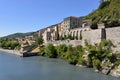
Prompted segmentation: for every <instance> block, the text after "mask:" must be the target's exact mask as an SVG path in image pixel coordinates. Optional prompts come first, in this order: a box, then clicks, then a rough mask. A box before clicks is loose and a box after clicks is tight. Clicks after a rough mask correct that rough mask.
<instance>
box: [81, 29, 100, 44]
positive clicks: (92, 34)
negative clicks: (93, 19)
mask: <svg viewBox="0 0 120 80" xmlns="http://www.w3.org/2000/svg"><path fill="white" fill-rule="evenodd" d="M101 39H102V29H96V30H90V31H83V32H82V45H84V41H85V40H87V41H88V43H90V44H94V43H99V42H101Z"/></svg>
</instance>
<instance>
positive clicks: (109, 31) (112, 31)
mask: <svg viewBox="0 0 120 80" xmlns="http://www.w3.org/2000/svg"><path fill="white" fill-rule="evenodd" d="M106 39H107V40H108V39H109V40H111V41H112V42H113V44H115V45H118V44H120V27H115V28H106Z"/></svg>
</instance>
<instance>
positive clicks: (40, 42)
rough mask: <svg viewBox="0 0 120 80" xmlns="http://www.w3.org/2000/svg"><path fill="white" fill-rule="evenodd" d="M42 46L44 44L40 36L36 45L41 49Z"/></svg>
mask: <svg viewBox="0 0 120 80" xmlns="http://www.w3.org/2000/svg"><path fill="white" fill-rule="evenodd" d="M42 44H43V38H42V36H40V37H38V38H37V39H36V45H37V46H39V47H40V46H41V45H42Z"/></svg>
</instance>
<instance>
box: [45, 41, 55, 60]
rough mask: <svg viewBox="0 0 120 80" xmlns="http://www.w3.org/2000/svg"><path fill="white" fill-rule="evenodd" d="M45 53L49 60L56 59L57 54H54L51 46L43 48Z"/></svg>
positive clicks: (53, 48)
mask: <svg viewBox="0 0 120 80" xmlns="http://www.w3.org/2000/svg"><path fill="white" fill-rule="evenodd" d="M45 53H46V55H47V56H48V57H49V58H56V57H57V53H56V49H55V47H54V46H53V44H51V43H49V44H48V45H47V46H46V47H45Z"/></svg>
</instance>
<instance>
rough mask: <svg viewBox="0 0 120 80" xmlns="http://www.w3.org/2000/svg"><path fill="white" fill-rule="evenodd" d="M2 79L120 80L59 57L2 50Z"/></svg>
mask: <svg viewBox="0 0 120 80" xmlns="http://www.w3.org/2000/svg"><path fill="white" fill-rule="evenodd" d="M0 80H120V78H115V77H112V76H107V75H103V74H100V73H95V72H94V71H93V69H89V68H79V67H76V66H73V65H70V64H68V63H67V62H65V61H63V60H59V59H49V58H45V57H27V58H22V57H19V56H16V55H11V54H7V53H3V52H0Z"/></svg>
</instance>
